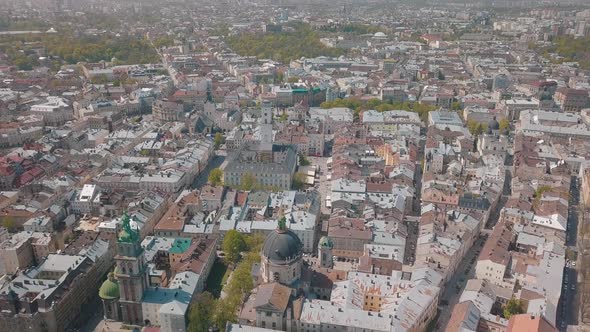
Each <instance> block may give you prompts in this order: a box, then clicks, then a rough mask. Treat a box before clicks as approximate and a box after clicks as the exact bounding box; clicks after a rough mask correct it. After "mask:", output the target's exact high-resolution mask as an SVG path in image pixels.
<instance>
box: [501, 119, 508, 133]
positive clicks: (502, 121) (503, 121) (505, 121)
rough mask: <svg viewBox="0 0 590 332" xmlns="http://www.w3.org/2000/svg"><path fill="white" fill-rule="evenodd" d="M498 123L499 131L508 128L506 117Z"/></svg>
mask: <svg viewBox="0 0 590 332" xmlns="http://www.w3.org/2000/svg"><path fill="white" fill-rule="evenodd" d="M499 124H500V131H502V132H503V131H505V130H510V121H508V119H502V120H500V122H499Z"/></svg>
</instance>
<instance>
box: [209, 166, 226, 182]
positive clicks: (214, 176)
mask: <svg viewBox="0 0 590 332" xmlns="http://www.w3.org/2000/svg"><path fill="white" fill-rule="evenodd" d="M222 178H223V171H222V170H221V169H219V168H214V169H212V170H211V173H209V177H208V180H209V183H211V184H212V185H214V186H219V185H221V184H223V181H222Z"/></svg>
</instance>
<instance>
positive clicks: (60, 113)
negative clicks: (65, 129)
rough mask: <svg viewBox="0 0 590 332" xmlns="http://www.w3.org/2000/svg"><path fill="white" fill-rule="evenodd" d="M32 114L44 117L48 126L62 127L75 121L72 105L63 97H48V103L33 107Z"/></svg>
mask: <svg viewBox="0 0 590 332" xmlns="http://www.w3.org/2000/svg"><path fill="white" fill-rule="evenodd" d="M31 113H32V114H34V115H40V116H42V117H43V122H44V124H45V125H46V126H51V127H55V126H60V125H63V124H64V123H66V122H68V121H71V120H73V119H74V112H73V109H72V108H71V107H70V105H69V104H68V103H67V102H66V101H65V100H64V99H62V98H61V97H47V102H46V103H42V104H37V105H33V106H31Z"/></svg>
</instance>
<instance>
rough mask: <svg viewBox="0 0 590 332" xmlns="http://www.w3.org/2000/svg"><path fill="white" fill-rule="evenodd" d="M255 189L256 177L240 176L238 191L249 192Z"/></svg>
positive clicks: (247, 174)
mask: <svg viewBox="0 0 590 332" xmlns="http://www.w3.org/2000/svg"><path fill="white" fill-rule="evenodd" d="M254 188H256V177H255V176H254V174H252V173H246V174H244V175H242V178H241V179H240V189H241V190H244V191H250V190H253V189H254Z"/></svg>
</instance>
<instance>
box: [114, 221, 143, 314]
mask: <svg viewBox="0 0 590 332" xmlns="http://www.w3.org/2000/svg"><path fill="white" fill-rule="evenodd" d="M130 222H131V218H130V217H129V215H128V214H127V212H125V213H124V214H123V217H122V218H121V231H120V232H119V236H118V239H117V256H115V262H116V267H115V276H116V278H117V280H118V281H119V288H120V299H119V304H120V306H121V319H122V321H123V322H125V323H128V324H136V325H138V324H143V313H142V310H141V300H142V298H143V292H144V290H145V289H146V288H147V279H146V267H145V261H144V255H143V254H144V253H143V248H142V247H141V238H140V236H139V230H137V229H132V228H131V223H130Z"/></svg>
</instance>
